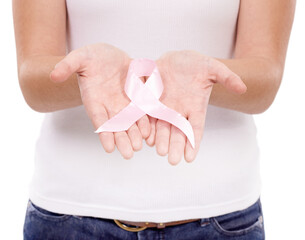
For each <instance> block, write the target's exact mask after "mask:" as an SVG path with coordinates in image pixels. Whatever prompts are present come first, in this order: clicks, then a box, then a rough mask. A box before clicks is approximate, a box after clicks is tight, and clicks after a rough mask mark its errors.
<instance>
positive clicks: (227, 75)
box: [209, 58, 247, 94]
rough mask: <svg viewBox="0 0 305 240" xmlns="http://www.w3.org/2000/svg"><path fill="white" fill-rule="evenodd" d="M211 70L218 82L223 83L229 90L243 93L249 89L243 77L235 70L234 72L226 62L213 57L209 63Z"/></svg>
mask: <svg viewBox="0 0 305 240" xmlns="http://www.w3.org/2000/svg"><path fill="white" fill-rule="evenodd" d="M209 71H211V73H212V75H213V76H214V78H216V79H214V80H215V81H216V82H218V83H221V84H222V85H224V87H226V88H227V89H228V90H231V91H233V92H235V93H238V94H242V93H245V92H246V91H247V86H246V85H245V84H244V82H243V81H242V80H241V78H240V77H239V76H238V75H237V74H236V73H234V72H232V71H231V70H230V69H229V68H228V67H227V66H226V65H225V64H223V63H222V62H220V61H218V60H216V59H214V58H211V59H210V63H209Z"/></svg>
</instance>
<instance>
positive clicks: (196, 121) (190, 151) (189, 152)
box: [184, 111, 206, 162]
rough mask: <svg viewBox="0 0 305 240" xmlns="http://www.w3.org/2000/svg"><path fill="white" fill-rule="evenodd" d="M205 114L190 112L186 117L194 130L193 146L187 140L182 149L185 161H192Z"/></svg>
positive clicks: (198, 143)
mask: <svg viewBox="0 0 305 240" xmlns="http://www.w3.org/2000/svg"><path fill="white" fill-rule="evenodd" d="M205 116H206V112H205V111H200V112H191V113H190V115H189V117H188V121H189V122H190V124H191V125H192V128H193V131H194V138H195V148H193V147H192V145H191V143H190V141H189V140H187V143H186V146H185V151H184V158H185V160H186V161H187V162H192V161H194V159H195V158H196V155H197V153H198V150H199V146H200V142H201V139H202V136H203V130H204V123H205Z"/></svg>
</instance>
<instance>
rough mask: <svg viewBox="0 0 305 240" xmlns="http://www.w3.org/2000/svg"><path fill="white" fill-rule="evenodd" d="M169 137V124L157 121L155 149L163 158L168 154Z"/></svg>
mask: <svg viewBox="0 0 305 240" xmlns="http://www.w3.org/2000/svg"><path fill="white" fill-rule="evenodd" d="M169 136H170V123H168V122H165V121H163V120H160V119H158V121H157V123H156V142H155V143H156V149H157V153H158V154H159V155H161V156H165V155H166V154H167V153H168V145H169Z"/></svg>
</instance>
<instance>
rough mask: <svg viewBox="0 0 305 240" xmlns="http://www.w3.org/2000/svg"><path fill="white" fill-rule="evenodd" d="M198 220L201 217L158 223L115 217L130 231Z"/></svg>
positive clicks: (120, 225) (116, 221)
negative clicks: (131, 220)
mask: <svg viewBox="0 0 305 240" xmlns="http://www.w3.org/2000/svg"><path fill="white" fill-rule="evenodd" d="M198 220H200V218H197V219H187V220H180V221H173V222H164V223H156V222H130V221H126V220H117V219H114V222H115V223H116V224H117V225H118V226H119V227H120V228H123V229H124V230H127V231H130V232H139V231H142V230H144V229H146V228H148V227H156V228H165V227H167V226H174V225H178V224H183V223H189V222H194V221H198ZM125 224H128V225H132V226H135V227H129V226H126V225H125Z"/></svg>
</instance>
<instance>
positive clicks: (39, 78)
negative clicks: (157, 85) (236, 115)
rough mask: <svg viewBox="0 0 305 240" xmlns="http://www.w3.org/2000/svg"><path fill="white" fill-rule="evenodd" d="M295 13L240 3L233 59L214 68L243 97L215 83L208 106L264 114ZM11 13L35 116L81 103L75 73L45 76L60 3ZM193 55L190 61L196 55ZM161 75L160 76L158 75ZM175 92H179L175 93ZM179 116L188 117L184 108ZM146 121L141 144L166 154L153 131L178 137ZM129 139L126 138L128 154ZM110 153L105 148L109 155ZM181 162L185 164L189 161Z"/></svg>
mask: <svg viewBox="0 0 305 240" xmlns="http://www.w3.org/2000/svg"><path fill="white" fill-rule="evenodd" d="M294 10H295V0H269V1H264V0H256V1H251V0H241V6H240V13H239V19H238V27H237V38H236V46H235V57H234V58H233V59H214V58H213V60H214V61H213V62H214V63H217V64H216V65H218V66H219V63H222V64H224V65H225V66H226V67H227V68H228V69H229V70H231V72H234V73H235V74H236V75H237V76H239V77H240V78H241V79H242V81H243V82H244V84H245V85H246V86H247V92H246V93H244V94H242V95H237V94H234V93H232V92H230V91H228V90H227V89H226V88H225V87H224V85H222V84H217V82H218V81H216V84H213V88H212V91H211V94H210V96H208V95H206V96H205V100H206V101H208V103H209V104H212V105H215V106H219V107H223V108H228V109H232V110H236V111H240V112H244V113H249V114H257V113H262V112H264V111H265V110H266V109H268V107H269V106H270V105H271V104H272V102H273V100H274V98H275V96H276V93H277V91H278V88H279V86H280V83H281V79H282V75H283V70H284V65H285V57H286V51H287V46H288V41H289V36H290V31H291V27H292V23H293V17H294ZM13 14H14V26H15V38H16V48H17V59H18V74H19V82H20V87H21V90H22V92H23V95H24V98H25V100H26V101H27V103H28V105H29V106H30V107H31V108H32V109H34V110H35V111H39V112H52V111H56V110H62V109H66V108H70V107H75V106H79V105H81V104H83V99H82V96H81V92H82V90H81V86H80V85H79V81H78V78H77V74H76V72H74V73H72V74H71V75H70V76H68V74H67V75H66V78H67V79H66V80H65V81H64V82H61V80H59V81H55V82H54V81H50V73H51V72H52V70H53V69H54V66H55V65H56V64H57V63H58V62H60V61H61V60H63V59H64V57H65V40H66V36H65V32H66V28H65V27H66V15H65V14H66V9H65V1H64V0H46V1H39V0H13ZM118 51H121V50H118ZM186 52H187V50H186ZM192 52H193V51H192ZM181 54H182V55H183V54H185V51H181V52H176V53H175V54H174V55H173V54H166V53H165V55H164V54H163V55H162V57H161V58H163V59H164V56H167V57H168V58H169V59H174V58H177V59H180V58H181ZM197 54H200V53H197ZM197 54H194V56H198V55H197ZM201 55H202V54H201ZM202 56H203V57H207V58H209V57H208V56H204V55H202ZM211 57H212V56H210V58H211ZM195 59H196V58H195V57H194V58H192V57H191V56H189V58H188V61H189V62H192V61H193V64H194V66H197V67H196V68H199V67H198V66H202V65H201V64H202V62H199V63H198V62H196V61H195ZM171 61H172V60H171ZM171 61H159V65H158V67H160V68H161V69H168V68H169V66H168V65H169V64H168V62H171ZM68 69H69V68H68ZM173 69H175V68H173ZM198 71H199V72H200V71H202V70H198ZM161 75H164V73H162V72H161ZM195 75H196V74H195ZM51 76H52V75H51ZM190 79H191V78H190ZM53 80H54V79H53ZM55 80H56V79H55ZM214 80H215V79H214ZM216 80H217V79H216ZM218 80H219V79H218ZM164 81H165V80H164ZM219 82H221V81H219ZM194 88H196V84H195V85H194ZM178 93H179V91H177V92H176V94H178ZM101 95H103V94H101ZM171 95H173V96H174V95H175V92H174V91H172V93H171ZM181 111H185V112H187V109H183V110H181ZM91 120H93V119H91ZM150 121H151V129H150V134H149V137H148V138H147V139H146V142H147V143H148V144H149V145H154V144H156V149H157V152H159V153H161V154H167V153H168V152H166V151H162V150H160V146H161V144H160V141H161V142H162V141H164V139H163V140H162V137H161V138H160V137H157V136H158V131H159V133H160V131H161V130H160V129H162V128H163V131H167V132H169V135H170V136H171V133H173V134H174V135H179V134H177V131H176V130H175V129H174V128H172V129H171V128H170V126H166V124H164V123H162V122H161V121H160V122H159V121H156V120H153V119H150ZM93 122H94V120H93ZM146 123H147V121H146ZM138 128H139V125H138ZM140 129H141V127H140ZM165 129H167V130H165ZM202 131H203V128H202ZM143 132H145V131H143ZM167 136H168V134H167ZM142 137H144V138H145V134H144V135H143V134H142ZM132 138H133V137H132V136H129V144H127V145H128V146H129V147H127V148H129V150H130V145H132V140H131V139H132ZM100 139H101V137H100ZM125 139H126V138H125ZM180 139H182V138H180ZM198 139H199V138H198ZM101 141H102V139H101ZM166 141H167V140H166ZM175 141H176V140H175V138H172V137H170V140H169V146H171V142H175ZM102 143H103V142H102ZM115 143H116V142H115ZM103 145H104V144H103ZM186 146H187V144H186ZM123 148H124V147H123ZM112 149H113V148H110V147H109V149H108V150H112ZM136 149H137V148H136ZM169 149H171V148H170V147H169ZM172 149H175V148H172ZM187 149H188V148H187V147H186V148H185V147H184V148H183V147H182V145H180V147H178V146H177V149H176V150H177V152H179V154H176V156H175V157H170V156H169V162H170V163H171V164H172V165H176V164H177V163H179V161H180V159H181V156H182V155H183V153H184V154H185V155H187V154H186V152H187ZM129 150H128V151H126V150H125V149H121V153H122V155H123V156H124V157H125V158H129V156H130V151H129ZM133 150H135V149H133ZM160 151H161V152H160ZM109 152H110V151H109ZM169 155H170V154H169ZM171 156H172V155H171ZM185 157H186V159H188V160H189V162H191V161H192V159H194V157H190V158H188V157H187V156H185Z"/></svg>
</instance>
